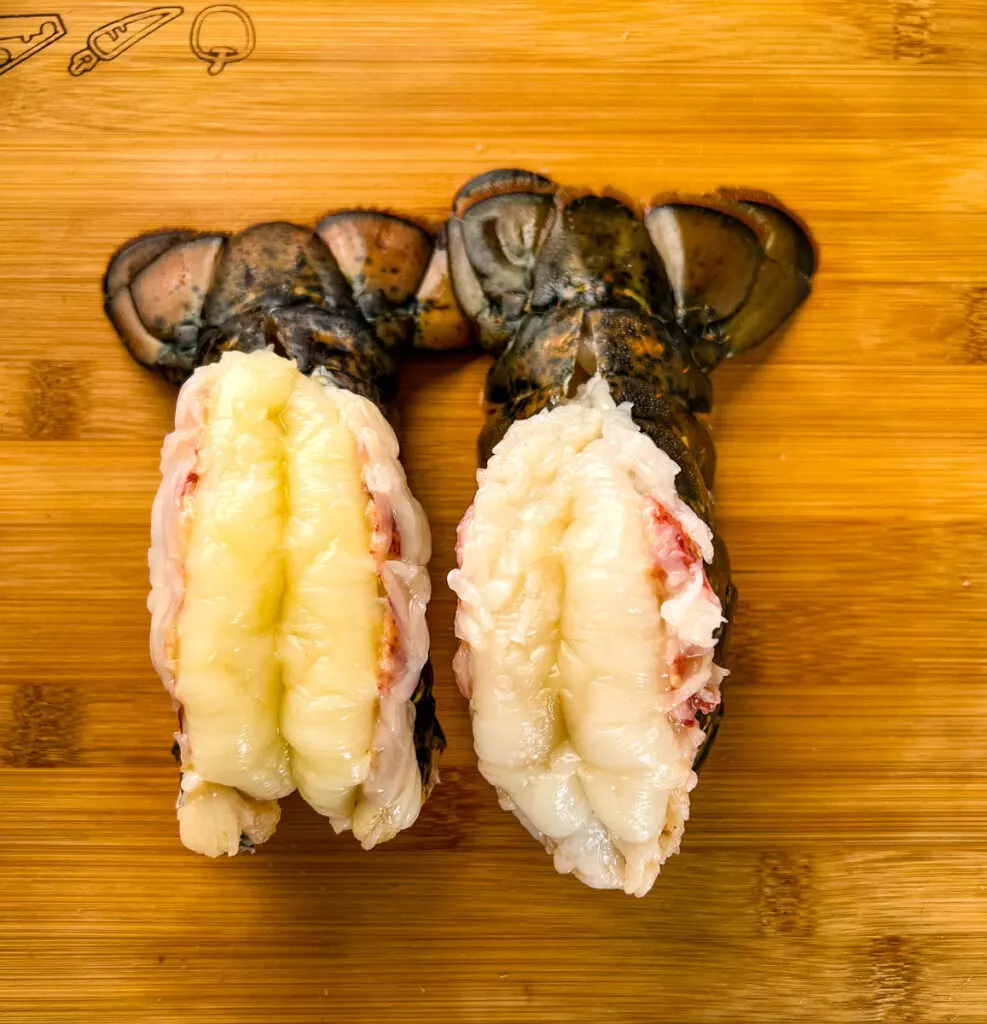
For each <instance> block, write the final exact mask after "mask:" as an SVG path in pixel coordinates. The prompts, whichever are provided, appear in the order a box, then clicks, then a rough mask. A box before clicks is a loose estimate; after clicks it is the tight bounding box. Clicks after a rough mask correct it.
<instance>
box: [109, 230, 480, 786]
mask: <svg viewBox="0 0 987 1024" xmlns="http://www.w3.org/2000/svg"><path fill="white" fill-rule="evenodd" d="M446 267H447V259H446V252H445V248H444V242H443V240H442V239H441V238H440V239H438V240H436V239H435V238H433V236H432V234H431V232H429V231H427V230H426V229H425V228H423V227H422V226H420V225H418V224H415V223H413V222H412V221H409V220H406V219H404V218H402V217H396V216H393V215H391V214H387V213H380V212H376V211H372V210H351V211H344V212H341V213H334V214H330V215H329V216H327V217H325V218H323V220H321V221H320V222H319V224H318V225H317V226H316V228H315V230H314V231H312V230H309V229H307V228H302V227H298V226H297V225H295V224H288V223H283V222H275V223H270V224H258V225H255V226H254V227H249V228H247V229H246V230H244V231H241V232H239V233H237V234H234V235H223V234H199V233H196V232H193V231H160V232H156V233H154V234H149V235H145V236H142V237H141V238H137V239H134V240H133V241H131V242H128V243H127V244H126V245H124V246H123V247H122V248H121V249H119V250H118V251H117V253H116V254H115V255H114V256H113V258H112V259H111V261H110V265H109V268H108V270H107V272H106V277H105V279H104V293H105V308H106V313H107V315H108V316H109V318H110V320H111V321H112V323H113V326H114V327H115V328H116V330H117V333H118V334H119V335H120V337H121V339H122V340H123V343H124V344H125V345H126V347H127V349H128V350H129V351H130V353H131V355H133V356H134V358H135V359H136V360H137V361H138V362H140V363H142V364H143V365H145V366H148V367H150V368H151V369H153V370H155V371H157V372H158V373H160V374H161V375H162V376H164V377H165V378H166V379H167V380H169V381H171V382H172V383H175V384H180V383H182V382H183V381H184V380H186V379H187V378H188V377H189V376H190V375H191V374H192V372H193V371H194V370H195V368H196V367H197V366H202V365H204V364H206V363H211V362H215V361H217V360H218V359H219V358H220V357H221V356H222V354H223V352H226V351H230V350H237V351H241V352H251V351H254V350H256V349H261V348H265V347H267V346H269V345H270V346H272V347H273V348H274V350H275V351H276V352H278V353H279V354H280V355H283V356H285V357H288V358H291V359H294V360H295V362H296V363H297V364H298V367H299V369H300V370H301V371H302V372H303V373H311V372H312V371H313V370H314V369H316V368H317V367H322V368H323V369H324V370H325V371H327V372H328V373H329V375H330V376H331V377H332V379H333V380H334V381H335V382H336V383H337V384H338V385H339V386H340V387H344V388H347V389H348V390H350V391H354V392H356V393H357V394H361V395H364V396H365V397H367V398H369V399H370V400H371V401H373V402H374V403H376V404H377V405H378V406H380V407H381V408H382V409H383V410H384V411H385V412H386V411H387V410H388V406H389V403H390V402H391V400H392V399H393V398H394V396H395V392H396V390H397V363H396V359H395V357H396V355H397V354H398V353H399V352H400V350H401V349H402V348H407V347H410V346H411V345H413V344H414V345H418V346H419V347H432V348H441V347H443V346H444V345H448V344H450V343H451V344H454V345H456V346H459V345H461V344H463V343H465V342H466V341H468V339H469V334H468V328H467V325H466V323H465V321H464V320H463V318H462V315H461V314H460V312H459V309H458V306H456V305H455V299H454V298H453V296H452V292H451V285H450V283H449V278H448V274H447V272H446V269H445V268H446ZM412 702H413V703H414V705H415V711H416V713H415V748H416V753H417V757H418V766H419V770H420V772H421V776H422V784H423V789H424V791H425V792H426V793H427V792H428V790H429V789H430V788H431V786H432V784H433V783H434V781H435V778H436V771H435V767H434V764H433V760H434V756H435V754H436V753H438V752H440V751H442V750H443V749H444V748H445V737H444V735H443V733H442V728H441V726H440V725H439V722H438V719H437V718H436V715H435V700H434V698H433V696H432V666H431V664H430V663H429V662H426V663H425V666H424V668H423V670H422V674H421V678H420V679H419V682H418V686H417V688H416V690H415V693H414V696H413V697H412Z"/></svg>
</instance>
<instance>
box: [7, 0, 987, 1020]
mask: <svg viewBox="0 0 987 1024" xmlns="http://www.w3.org/2000/svg"><path fill="white" fill-rule="evenodd" d="M243 3H244V6H245V7H246V8H247V9H248V11H249V13H250V14H251V16H252V18H253V20H254V23H255V25H256V29H257V40H258V41H257V49H256V52H255V54H254V55H253V56H252V57H250V58H249V59H248V60H246V61H245V62H243V63H241V64H236V65H232V66H230V67H229V68H227V69H226V70H225V71H224V72H223V73H222V74H221V75H219V76H217V77H210V76H209V75H207V74H206V69H205V66H204V65H203V64H201V63H198V62H197V61H196V60H194V59H193V57H192V56H191V54H190V53H189V49H188V31H189V28H190V25H191V20H192V17H193V16H194V14H195V13H197V11H198V9H199V8H198V7H195V8H189V9H187V10H186V13H185V15H184V16H183V17H182V18H181V19H179V20H177V21H175V22H173V23H172V24H170V25H168V26H166V27H165V28H163V29H161V30H160V31H159V32H157V33H155V34H154V35H152V36H151V37H149V38H148V39H146V40H144V41H143V42H141V43H139V44H138V45H137V46H135V47H134V48H133V49H132V50H131V51H129V52H128V53H126V54H124V55H123V56H121V57H120V58H119V60H116V61H113V62H112V63H102V64H100V65H99V66H97V67H96V68H95V69H94V70H93V71H92V72H90V73H89V74H87V75H84V76H82V77H80V78H71V77H69V76H68V75H67V74H66V67H67V64H68V60H69V57H70V55H71V54H72V53H74V52H75V51H76V50H77V49H79V48H81V47H82V46H83V45H84V44H85V39H86V36H87V35H88V33H89V32H90V31H91V30H92V29H93V28H95V27H96V26H98V25H101V24H103V23H105V22H106V21H108V20H110V19H111V18H113V17H119V16H120V15H123V14H127V13H130V10H131V7H132V8H133V9H136V8H138V7H140V6H142V5H137V4H134V5H128V4H125V3H109V2H108V3H96V2H93V3H81V2H79V3H73V4H71V5H69V6H65V7H62V8H60V13H61V15H62V17H63V19H64V21H65V24H66V28H67V30H68V33H67V35H66V37H65V38H64V39H61V40H59V41H58V42H57V43H55V44H53V45H52V46H50V47H49V48H48V49H46V50H45V51H43V52H42V53H40V54H39V55H37V56H36V57H33V58H31V59H30V60H28V61H27V62H26V63H24V64H23V65H21V66H18V67H17V68H14V69H13V70H11V71H10V73H9V74H5V75H3V76H0V224H2V226H3V240H2V245H0V330H2V343H0V782H2V785H3V794H4V809H5V821H4V828H3V829H2V831H0V887H2V888H0V893H2V895H0V925H2V927H0V1005H2V1007H3V1015H4V1019H9V1020H11V1021H24V1022H41V1021H52V1022H56V1021H64V1022H73V1024H77V1022H81V1021H100V1022H117V1021H119V1022H123V1021H126V1022H132V1021H137V1020H139V1021H142V1022H171V1021H175V1022H178V1021H181V1022H183V1024H186V1022H188V1021H194V1022H197V1024H198V1022H216V1024H220V1022H222V1024H233V1022H239V1021H243V1020H248V1019H249V1020H256V1021H279V1022H284V1024H303V1022H304V1024H309V1022H316V1021H339V1022H343V1021H345V1022H352V1021H367V1022H370V1021H373V1022H386V1021H408V1020H426V1019H439V1020H447V1021H450V1022H464V1024H465V1022H470V1024H472V1022H475V1024H495V1022H511V1024H520V1022H524V1021H538V1022H542V1024H555V1022H557V1024H569V1022H584V1021H585V1022H594V1024H595V1022H602V1021H620V1022H629V1024H630V1022H641V1024H655V1022H659V1021H662V1022H664V1021H668V1022H673V1021H674V1022H699V1021H705V1022H736V1021H746V1020H758V1021H779V1022H782V1021H784V1022H788V1021H794V1020H805V1021H818V1020H826V1021H844V1022H851V1021H854V1022H855V1021H919V1022H926V1021H935V1022H939V1021H943V1022H945V1021H965V1022H979V1021H983V1020H985V1019H987V966H985V958H984V955H983V951H984V949H985V948H987V867H985V858H984V854H985V850H987V669H985V666H987V417H985V415H984V413H985V411H987V142H985V138H987V88H985V86H987V19H984V17H983V7H982V4H980V3H978V2H976V0H888V2H885V0H861V2H859V3H855V4H844V3H839V2H836V0H800V2H797V3H788V4H776V3H768V2H766V0H738V2H730V3H721V4H696V3H692V2H687V0H667V2H663V3H656V2H649V0H629V2H625V3H621V4H619V5H611V4H604V3H601V2H600V0H576V2H570V3H565V4H563V3H550V2H546V0H543V2H534V0H522V2H515V0H499V2H477V3H474V4H471V5H459V6H457V5H450V4H442V3H437V2H435V3H433V2H431V0H427V2H426V0H412V2H399V0H376V2H375V3H373V4H365V3H355V2H351V0H340V2H337V3H333V4H324V3H316V2H314V0H301V2H299V3H295V4H291V5H288V4H281V3H275V0H243ZM46 9H47V7H46ZM30 12H31V6H30V5H29V4H26V3H24V2H23V0H7V2H6V3H5V4H4V5H3V12H2V13H3V14H14V13H24V14H27V13H30ZM0 25H2V22H0ZM0 34H2V33H0ZM504 164H522V165H524V166H528V167H531V168H533V169H536V170H545V171H548V172H550V173H551V174H553V175H554V176H556V177H557V178H559V179H560V180H563V181H568V182H572V183H576V184H584V185H588V186H592V187H602V186H604V185H613V186H616V187H618V188H620V189H621V190H623V191H624V192H626V193H629V194H631V195H634V196H638V197H642V198H644V197H647V196H649V195H651V194H653V193H657V192H660V191H663V190H666V189H673V188H677V189H682V190H696V189H704V188H709V187H713V186H715V185H718V184H728V183H743V184H749V185H754V186H759V187H762V188H767V189H771V190H774V191H776V192H778V193H779V194H780V195H781V196H783V197H784V198H785V200H786V201H787V202H789V203H791V204H792V205H793V206H794V207H795V208H796V209H798V210H799V211H800V212H801V213H802V214H803V215H804V216H805V217H806V218H807V219H808V220H809V222H810V223H811V225H812V227H813V229H814V231H815V233H816V235H817V237H818V240H819V243H820V246H821V250H822V269H821V272H820V275H819V277H818V280H817V288H816V292H815V294H814V296H813V297H812V299H811V300H810V301H809V303H808V304H807V305H806V307H805V308H804V309H803V310H802V311H801V312H800V314H799V315H798V317H797V319H796V321H795V323H794V324H793V325H792V326H791V328H790V329H789V330H788V331H787V332H786V333H785V334H784V336H783V337H782V338H780V339H776V340H775V341H773V342H772V343H770V344H769V345H767V346H765V347H764V348H763V349H761V350H758V351H757V352H754V353H752V354H751V355H750V356H749V357H748V358H746V359H745V360H742V361H737V362H736V363H734V364H732V365H729V366H726V367H723V368H722V369H721V370H720V371H718V373H717V374H716V376H715V378H714V383H715V389H716V408H715V412H714V415H713V428H714V431H715V433H716V438H717V445H718V451H719V457H720V470H719V485H718V489H717V501H718V509H719V514H720V525H721V529H722V532H723V533H724V535H725V536H726V538H727V541H728V543H729V544H730V547H731V550H732V554H733V561H734V564H735V570H736V580H737V583H738V586H739V588H740V593H741V604H740V611H739V615H738V620H737V625H736V630H735V637H736V639H735V645H736V646H735V664H734V673H733V675H732V676H731V679H730V686H729V689H728V691H727V718H726V721H725V725H724V728H723V730H722V732H721V734H720V739H719V740H718V743H717V746H716V748H715V750H714V752H713V755H712V757H711V759H710V761H709V762H708V764H707V766H706V767H705V768H704V770H703V778H702V782H701V784H700V786H699V788H698V790H697V791H696V794H695V799H694V804H693V817H692V821H691V822H690V824H689V828H688V830H687V833H686V840H685V845H684V850H683V852H682V853H681V854H680V855H679V856H678V857H676V858H674V859H673V860H672V861H671V862H669V864H668V865H667V867H666V869H665V871H664V872H663V875H662V878H661V879H660V880H659V883H658V885H657V886H656V888H655V890H654V892H653V893H652V894H651V895H650V896H649V897H648V898H647V899H645V900H640V901H636V900H631V899H628V898H625V897H623V896H621V895H618V894H613V893H595V892H591V891H590V890H588V889H585V888H584V887H582V886H580V885H578V884H577V883H575V882H574V881H573V880H572V879H570V878H561V877H558V876H556V875H555V874H554V872H553V871H552V868H551V864H550V861H549V859H548V858H547V857H545V856H544V855H543V854H542V853H541V852H540V850H539V849H538V848H537V847H536V846H535V844H534V843H533V842H532V841H531V840H530V839H529V838H528V837H527V835H526V834H525V833H524V832H523V830H522V829H521V828H520V827H519V826H518V825H517V823H516V822H515V821H514V820H513V818H511V817H510V816H508V815H505V814H503V813H502V812H501V811H500V810H499V809H498V808H497V804H496V799H495V797H494V794H493V792H492V791H491V790H490V789H489V787H487V786H486V784H485V783H484V782H483V781H482V780H481V779H480V778H479V776H478V774H477V772H476V770H475V766H474V759H473V755H472V751H471V745H470V737H469V725H468V720H467V714H466V708H465V706H464V704H463V702H462V700H461V699H460V698H459V696H458V694H457V692H456V690H455V687H454V685H453V682H452V677H451V672H450V659H451V656H452V650H453V637H452V614H453V602H452V599H451V596H450V594H449V592H448V591H447V589H446V588H445V586H444V584H443V577H444V574H445V573H446V572H447V571H448V569H449V568H450V567H451V564H452V559H453V552H452V545H453V539H454V529H455V524H456V521H457V519H458V517H459V515H460V514H461V513H462V511H463V509H464V508H465V507H466V505H467V504H468V502H469V500H470V496H471V492H472V488H473V472H474V461H473V460H474V443H475V437H476V433H477V431H478V429H479V425H480V422H481V414H480V409H479V407H478V405H477V397H478V394H479V389H480V384H481V381H482V377H483V373H484V372H485V366H486V364H485V360H484V359H483V358H482V357H479V356H470V357H456V358H451V359H447V360H441V359H422V360H419V361H417V362H416V363H414V364H413V365H409V366H407V367H406V369H405V372H404V381H403V384H404V387H403V398H402V410H401V411H402V418H403V423H404V452H405V462H406V466H407V469H408V472H409V475H410V477H411V480H412V483H413V486H414V487H415V488H416V490H417V492H418V494H419V495H420V497H421V498H422V500H423V502H424V504H425V507H426V510H427V512H428V514H429V516H430V518H431V521H432V524H433V528H434V533H435V541H436V553H435V556H434V559H433V563H432V571H433V580H434V584H435V591H436V594H435V599H434V601H433V604H432V606H431V609H430V616H429V618H430V622H431V627H432V633H433V638H434V642H433V660H434V663H435V667H436V680H437V691H438V698H439V701H440V712H441V716H442V720H443V724H444V725H445V726H446V730H447V732H448V734H449V740H450V743H449V750H448V753H447V755H446V756H445V758H444V760H443V767H442V775H443V784H442V785H441V787H440V788H439V789H438V790H437V791H436V793H435V794H434V797H433V799H432V800H431V802H430V803H429V804H428V806H427V807H426V808H425V810H424V812H423V814H422V817H421V820H420V822H419V824H418V825H417V826H416V827H415V828H414V829H413V830H411V831H409V832H407V833H404V834H402V835H401V836H400V837H399V838H398V839H397V840H395V841H394V842H393V843H390V844H387V845H386V846H385V847H383V848H381V849H379V850H375V851H374V852H372V853H371V854H364V853H363V852H362V851H360V850H359V849H358V848H357V847H356V844H355V843H354V842H353V841H352V839H351V837H348V836H342V837H335V836H333V835H332V832H331V829H330V828H329V827H328V825H327V824H326V822H325V821H323V820H321V819H319V818H317V817H316V816H315V815H314V814H313V813H311V812H310V811H308V809H307V808H306V807H305V806H304V805H303V804H302V803H301V802H300V801H299V800H297V799H295V798H292V799H289V800H288V801H287V802H286V805H285V813H284V818H283V823H282V826H281V828H280V830H279V831H278V834H277V835H276V837H275V838H274V839H273V840H272V842H271V843H270V844H269V845H268V846H266V847H265V848H264V849H263V851H262V852H261V853H258V854H257V855H256V856H254V857H246V856H244V857H238V858H237V859H236V860H234V861H224V862H222V863H213V862H209V861H207V860H205V859H203V858H198V857H195V856H193V855H192V854H190V853H188V852H187V851H185V850H184V849H183V848H182V847H181V846H180V844H179V842H178V839H177V834H176V828H175V824H174V819H173V801H174V795H175V783H176V778H175V771H174V766H173V764H172V761H171V758H170V755H169V752H168V748H169V744H170V734H171V729H172V727H173V726H172V715H171V710H170V707H169V703H168V700H167V698H166V696H165V694H164V692H163V691H162V690H161V688H160V684H159V683H158V682H157V680H156V678H155V677H154V675H153V672H152V670H151V667H150V664H149V661H148V656H147V626H148V623H147V616H146V612H145V610H144V597H145V592H146V561H145V559H146V545H147V538H148V511H149V506H150V501H151V497H152V495H153V493H154V489H155V487H156V483H157V459H158V449H159V446H160V442H161V438H162V436H163V435H164V433H165V432H166V431H167V430H168V428H169V424H170V418H171V415H172V413H173V408H174V393H173V392H172V391H171V390H170V389H169V388H168V387H167V386H165V385H164V384H162V383H161V382H159V381H157V380H155V379H153V378H152V377H151V376H150V375H148V374H147V373H145V372H143V371H142V370H141V369H140V368H139V367H137V366H136V365H134V364H133V363H132V362H131V361H130V359H129V357H128V356H127V355H126V353H125V352H124V351H123V349H122V348H121V347H120V346H119V345H118V344H117V343H116V342H115V340H114V336H113V334H112V331H111V329H110V327H109V325H108V324H107V323H106V321H105V320H104V318H103V315H102V312H101V308H100V288H99V285H100V277H101V275H102V272H103V269H104V266H105V263H106V260H107V257H108V256H109V254H110V253H111V252H112V250H113V249H114V248H115V247H116V246H117V245H118V244H119V243H120V242H121V241H123V240H124V239H126V238H128V237H130V236H132V235H134V234H136V233H139V232H141V231H145V230H148V229H151V228H156V227H159V226H162V225H165V224H176V225H188V226H194V227H199V228H208V227H218V228H236V227H239V226H243V225H245V224H247V223H250V222H252V221H257V220H262V219H266V218H288V219H295V220H299V221H303V222H305V221H308V222H311V221H313V220H314V219H315V217H316V216H318V215H319V214H320V213H322V212H324V211H326V210H329V209H332V208H334V207H340V206H346V205H352V204H377V205H384V206H391V207H394V208H397V209H403V210H407V211H409V212H413V213H416V214H418V215H422V216H426V217H433V218H438V217H440V216H441V215H442V213H443V211H444V210H445V209H446V207H447V206H448V202H449V199H450V197H451V195H452V193H453V191H454V190H455V188H456V187H457V186H458V185H459V184H460V183H461V182H462V181H463V180H464V179H465V178H467V177H468V176H469V175H471V174H473V173H476V172H478V171H480V170H484V169H486V168H488V167H491V166H497V165H504Z"/></svg>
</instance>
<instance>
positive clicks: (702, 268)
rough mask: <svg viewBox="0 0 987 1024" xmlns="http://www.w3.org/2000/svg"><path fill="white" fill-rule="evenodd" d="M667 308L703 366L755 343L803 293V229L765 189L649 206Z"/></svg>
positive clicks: (811, 266)
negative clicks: (670, 300)
mask: <svg viewBox="0 0 987 1024" xmlns="http://www.w3.org/2000/svg"><path fill="white" fill-rule="evenodd" d="M646 223H647V227H648V232H649V234H650V235H651V240H652V242H653V243H654V247H655V249H656V250H657V252H658V254H659V256H660V257H661V261H662V263H663V265H664V268H665V272H666V274H667V275H668V281H669V285H670V287H671V291H672V297H673V302H674V307H673V315H674V319H675V321H676V323H677V324H678V326H679V327H680V328H681V329H682V330H683V331H684V332H685V334H686V336H687V338H688V340H689V344H690V346H691V349H692V354H693V358H694V359H695V361H696V363H697V364H698V365H699V366H700V367H701V368H702V370H703V371H704V372H708V371H709V370H711V369H713V367H715V366H716V365H717V364H719V363H720V362H722V360H723V359H726V358H728V357H730V356H733V355H737V354H738V353H740V352H745V351H747V349H750V348H753V347H754V346H755V345H758V344H760V343H761V342H762V341H764V340H765V339H766V338H767V337H768V336H769V335H771V334H772V333H773V332H774V331H775V330H777V329H778V328H779V327H780V326H781V324H782V323H783V322H784V321H785V320H786V319H787V318H788V317H789V316H790V315H791V314H792V313H793V312H794V311H795V310H796V309H797V308H798V306H799V305H800V304H801V303H802V301H803V300H804V299H805V298H806V296H807V295H808V294H809V291H810V289H811V278H812V275H813V273H814V271H815V253H814V250H813V248H812V243H811V241H810V238H809V235H808V233H807V232H806V231H805V229H804V228H803V227H802V226H801V225H800V224H799V223H798V222H797V221H796V220H795V218H794V217H793V216H791V215H789V214H788V213H787V212H785V211H784V210H783V209H782V208H781V205H780V203H778V202H777V200H775V199H774V198H773V197H770V196H767V195H766V194H764V193H757V194H750V193H742V192H735V191H728V190H721V191H720V192H719V193H718V194H717V195H715V196H708V197H707V196H704V197H701V198H698V199H681V198H678V197H672V198H670V199H668V200H666V201H663V202H659V203H657V204H656V205H654V206H652V208H651V209H650V210H649V211H648V214H647V217H646Z"/></svg>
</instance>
